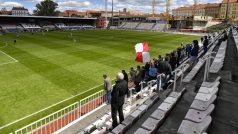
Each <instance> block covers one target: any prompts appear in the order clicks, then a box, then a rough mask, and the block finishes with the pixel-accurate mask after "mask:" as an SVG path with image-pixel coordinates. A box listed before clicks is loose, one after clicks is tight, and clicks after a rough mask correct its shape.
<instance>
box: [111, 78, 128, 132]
mask: <svg viewBox="0 0 238 134" xmlns="http://www.w3.org/2000/svg"><path fill="white" fill-rule="evenodd" d="M116 79H117V80H116V84H115V86H114V87H113V90H112V101H111V115H112V127H113V128H115V127H116V126H117V125H118V122H117V112H118V114H119V120H120V123H121V122H122V121H123V120H124V115H123V104H124V101H125V95H126V94H127V93H128V84H127V82H126V81H125V80H124V75H123V74H122V73H118V74H117V76H116Z"/></svg>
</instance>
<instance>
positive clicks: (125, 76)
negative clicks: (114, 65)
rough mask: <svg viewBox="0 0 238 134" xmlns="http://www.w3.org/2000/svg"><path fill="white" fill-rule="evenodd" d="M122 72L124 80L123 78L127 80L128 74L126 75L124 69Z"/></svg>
mask: <svg viewBox="0 0 238 134" xmlns="http://www.w3.org/2000/svg"><path fill="white" fill-rule="evenodd" d="M122 73H123V75H124V80H125V81H126V82H128V75H127V73H126V71H125V70H122Z"/></svg>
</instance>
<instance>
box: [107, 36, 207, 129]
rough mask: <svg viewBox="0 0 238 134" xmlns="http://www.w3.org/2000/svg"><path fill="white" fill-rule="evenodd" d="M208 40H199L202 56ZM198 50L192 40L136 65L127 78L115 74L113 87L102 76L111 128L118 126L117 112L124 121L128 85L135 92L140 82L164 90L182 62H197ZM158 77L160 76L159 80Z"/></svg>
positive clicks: (196, 43) (197, 44)
mask: <svg viewBox="0 0 238 134" xmlns="http://www.w3.org/2000/svg"><path fill="white" fill-rule="evenodd" d="M209 39H211V37H207V36H204V39H203V38H201V41H200V42H201V43H202V45H203V51H204V54H205V53H206V52H207V50H208V44H209ZM199 49H200V47H199V42H198V40H194V41H193V42H192V43H191V44H186V45H184V44H183V43H182V44H181V46H180V47H179V48H177V49H176V50H174V51H173V52H171V53H167V54H166V55H165V56H164V57H162V56H161V55H159V56H158V58H154V59H153V60H151V61H150V62H147V63H145V65H144V66H140V65H138V66H137V67H136V69H135V68H133V67H131V68H130V71H129V76H128V74H127V73H126V71H125V70H122V72H120V73H118V74H117V76H116V84H115V85H114V86H112V85H111V83H112V80H111V79H110V78H109V77H108V76H107V75H103V77H104V89H105V90H106V91H107V95H108V101H107V103H108V104H111V112H112V120H113V128H115V127H116V126H117V125H118V122H117V118H116V117H117V112H118V114H119V120H120V122H122V121H123V120H124V116H123V111H122V108H123V104H124V99H125V96H126V95H127V96H129V90H128V83H134V87H135V92H140V90H141V86H140V84H141V82H148V81H151V80H155V81H157V84H158V83H161V86H162V89H166V88H167V86H168V85H169V83H170V82H172V81H173V75H174V74H173V73H172V72H173V71H174V70H175V69H176V68H177V67H179V66H180V64H181V63H182V62H183V60H185V59H186V58H187V57H188V58H189V64H191V65H193V64H195V63H196V62H197V60H198V53H199ZM158 76H160V79H159V77H158ZM161 77H162V79H161ZM158 87H159V86H157V91H158V90H159V89H158ZM110 94H111V95H110ZM109 96H110V97H109Z"/></svg>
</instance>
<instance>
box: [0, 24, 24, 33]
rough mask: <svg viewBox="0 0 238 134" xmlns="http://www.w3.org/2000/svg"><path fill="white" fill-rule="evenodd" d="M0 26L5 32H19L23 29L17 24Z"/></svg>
mask: <svg viewBox="0 0 238 134" xmlns="http://www.w3.org/2000/svg"><path fill="white" fill-rule="evenodd" d="M0 27H1V28H2V30H3V31H5V32H20V31H23V30H24V28H23V27H22V26H20V25H18V24H0Z"/></svg>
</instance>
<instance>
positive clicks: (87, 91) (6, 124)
mask: <svg viewBox="0 0 238 134" xmlns="http://www.w3.org/2000/svg"><path fill="white" fill-rule="evenodd" d="M0 51H1V50H0ZM102 85H103V84H100V85H97V86H94V87H92V88H90V89H88V90H85V91H83V92H82V93H80V94H77V95H74V96H71V97H69V98H67V99H65V100H62V101H60V102H57V103H55V104H53V105H51V106H48V107H46V108H44V109H41V110H39V111H37V112H35V113H32V114H30V115H27V116H25V117H23V118H20V119H18V120H15V121H13V122H11V123H8V124H6V125H4V126H1V127H0V130H1V129H3V128H5V127H8V126H10V125H12V124H15V123H17V122H19V121H22V120H24V119H26V118H29V117H31V116H33V115H36V114H38V113H40V112H43V111H45V110H46V109H49V108H51V107H54V106H56V105H58V104H60V103H63V102H65V101H68V100H70V99H73V98H75V97H77V96H79V95H82V94H84V93H86V92H88V91H91V90H93V89H95V88H97V87H100V86H102Z"/></svg>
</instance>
